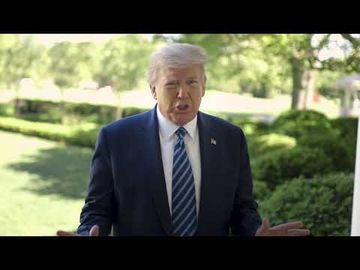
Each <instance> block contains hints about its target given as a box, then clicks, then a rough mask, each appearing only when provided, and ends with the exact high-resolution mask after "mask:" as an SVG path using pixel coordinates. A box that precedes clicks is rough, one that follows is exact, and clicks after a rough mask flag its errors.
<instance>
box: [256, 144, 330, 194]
mask: <svg viewBox="0 0 360 270" xmlns="http://www.w3.org/2000/svg"><path fill="white" fill-rule="evenodd" d="M331 164H332V163H331V159H330V158H329V157H328V156H327V155H326V154H325V153H324V152H323V151H322V150H320V149H311V148H307V147H300V146H296V147H294V148H292V149H289V150H278V151H273V152H269V153H267V154H264V155H262V156H259V157H256V158H253V162H252V168H253V175H254V179H255V180H259V181H264V182H266V183H267V185H268V187H269V188H270V189H271V190H273V189H274V188H275V187H276V186H277V185H279V184H282V183H283V182H285V181H288V180H290V179H292V178H296V177H299V176H304V177H312V176H314V175H316V174H323V173H327V172H330V171H333V168H332V166H331Z"/></svg>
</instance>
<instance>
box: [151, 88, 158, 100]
mask: <svg viewBox="0 0 360 270" xmlns="http://www.w3.org/2000/svg"><path fill="white" fill-rule="evenodd" d="M150 89H151V94H152V96H153V98H154V99H155V100H157V96H156V91H155V85H150Z"/></svg>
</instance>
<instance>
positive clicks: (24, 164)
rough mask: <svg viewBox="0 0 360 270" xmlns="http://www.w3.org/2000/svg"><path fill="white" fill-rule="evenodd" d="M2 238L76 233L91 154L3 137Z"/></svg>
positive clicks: (40, 141) (85, 150)
mask: <svg viewBox="0 0 360 270" xmlns="http://www.w3.org/2000/svg"><path fill="white" fill-rule="evenodd" d="M0 149H1V152H0V235H20V236H28V235H36V236H37V235H40V236H44V235H47V236H51V235H55V233H56V231H57V230H58V229H63V230H68V231H74V230H75V229H76V228H77V226H78V224H79V215H80V211H81V208H82V206H83V203H84V197H85V194H86V188H87V183H88V171H89V164H90V160H91V153H92V150H91V149H88V148H79V147H71V146H65V145H63V144H60V143H54V142H50V141H47V140H44V139H39V138H33V137H27V136H24V135H20V134H15V133H9V132H4V131H0Z"/></svg>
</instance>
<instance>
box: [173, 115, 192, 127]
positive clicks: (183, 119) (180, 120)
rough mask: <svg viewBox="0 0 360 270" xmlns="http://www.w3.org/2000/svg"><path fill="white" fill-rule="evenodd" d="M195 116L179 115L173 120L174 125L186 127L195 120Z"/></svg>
mask: <svg viewBox="0 0 360 270" xmlns="http://www.w3.org/2000/svg"><path fill="white" fill-rule="evenodd" d="M194 117H195V116H193V117H191V116H189V115H188V114H179V115H177V116H175V117H174V118H173V121H172V122H173V123H174V124H175V125H177V126H185V125H186V124H187V123H189V122H190V121H191V120H193V119H194Z"/></svg>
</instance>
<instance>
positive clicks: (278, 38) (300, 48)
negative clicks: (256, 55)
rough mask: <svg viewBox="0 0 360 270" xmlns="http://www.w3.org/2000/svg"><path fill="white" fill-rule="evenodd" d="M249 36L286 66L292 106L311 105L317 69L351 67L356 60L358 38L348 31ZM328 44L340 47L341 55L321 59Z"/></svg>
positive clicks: (304, 107)
mask: <svg viewBox="0 0 360 270" xmlns="http://www.w3.org/2000/svg"><path fill="white" fill-rule="evenodd" d="M339 36H340V37H341V39H342V42H340V41H339V40H341V39H340V38H339ZM251 38H253V39H256V40H257V41H258V42H260V44H262V46H263V48H264V51H265V52H266V53H269V54H276V55H278V56H279V57H281V58H283V59H284V60H285V61H286V62H287V63H288V65H289V66H290V70H291V75H292V102H291V108H293V109H307V108H311V105H312V100H313V95H314V90H315V83H316V77H317V74H318V71H319V70H348V71H350V70H351V71H355V70H356V66H357V65H358V63H359V61H360V58H359V56H360V54H359V48H360V46H359V45H360V42H359V40H358V39H357V38H354V37H352V36H351V35H331V34H327V35H309V34H301V35H300V34H297V35H293V34H292V35H290V34H282V35H259V36H257V37H255V36H254V35H252V36H251ZM330 48H337V49H339V50H342V52H343V59H336V58H333V57H329V58H325V59H321V53H322V52H324V50H325V49H330Z"/></svg>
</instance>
